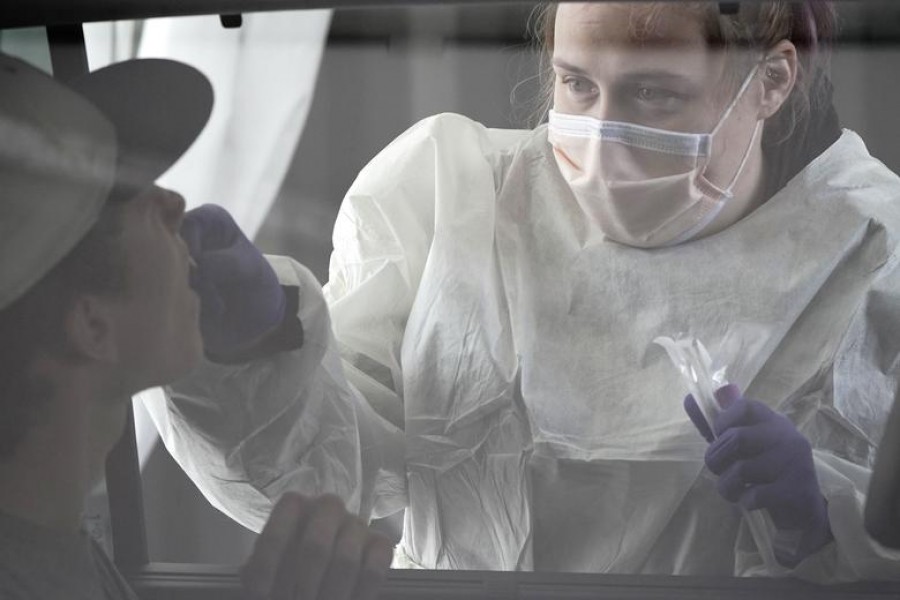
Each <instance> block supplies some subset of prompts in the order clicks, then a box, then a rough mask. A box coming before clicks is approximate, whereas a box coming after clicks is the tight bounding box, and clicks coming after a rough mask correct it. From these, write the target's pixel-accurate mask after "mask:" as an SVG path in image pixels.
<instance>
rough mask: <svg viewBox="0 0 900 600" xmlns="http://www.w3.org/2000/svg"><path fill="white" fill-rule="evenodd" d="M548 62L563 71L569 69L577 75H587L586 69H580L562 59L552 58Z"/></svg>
mask: <svg viewBox="0 0 900 600" xmlns="http://www.w3.org/2000/svg"><path fill="white" fill-rule="evenodd" d="M550 62H551V63H552V64H553V66H554V67H559V68H560V69H563V70H565V71H570V72H572V73H578V74H579V75H589V73H588V72H587V71H585V70H584V69H582V68H581V67H576V66H575V65H573V64H569V63H567V62H566V61H564V60H562V59H559V58H554V59H552V60H551V61H550Z"/></svg>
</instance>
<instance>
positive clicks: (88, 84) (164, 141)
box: [68, 58, 213, 201]
mask: <svg viewBox="0 0 900 600" xmlns="http://www.w3.org/2000/svg"><path fill="white" fill-rule="evenodd" d="M68 85H69V87H71V88H72V89H73V90H75V91H76V92H78V93H79V94H81V95H82V96H84V97H85V98H87V99H88V100H90V101H91V102H92V103H93V104H94V105H95V106H96V107H97V108H98V109H99V110H100V111H101V112H102V113H103V114H104V115H105V116H106V118H107V119H109V120H110V122H111V123H112V124H113V126H114V127H115V130H116V142H117V146H118V155H117V160H116V181H115V184H114V185H113V188H112V191H111V192H110V194H109V200H111V201H118V200H126V199H128V198H130V197H133V196H135V195H137V194H139V193H141V192H142V191H144V190H146V189H147V188H149V187H150V186H151V185H153V183H154V182H155V181H156V179H157V178H158V177H159V176H160V175H162V174H163V173H165V172H166V171H167V170H168V169H169V167H171V166H172V165H173V164H174V163H175V162H176V161H177V160H178V159H179V158H180V157H181V155H182V154H184V152H185V151H186V150H187V149H188V148H189V147H190V146H191V144H192V143H193V142H194V140H195V139H196V138H197V136H198V135H199V134H200V132H201V131H202V130H203V127H204V126H205V125H206V122H207V121H208V120H209V116H210V113H211V112H212V106H213V90H212V86H211V85H210V83H209V81H208V80H207V79H206V77H205V76H204V75H203V74H202V73H201V72H200V71H198V70H197V69H195V68H194V67H191V66H188V65H186V64H183V63H179V62H176V61H173V60H166V59H155V58H146V59H135V60H128V61H124V62H120V63H116V64H113V65H110V66H108V67H104V68H102V69H98V70H97V71H93V72H91V73H88V74H86V75H84V76H82V77H80V78H78V79H76V80H74V81H71V82H69V84H68Z"/></svg>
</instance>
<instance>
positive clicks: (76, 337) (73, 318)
mask: <svg viewBox="0 0 900 600" xmlns="http://www.w3.org/2000/svg"><path fill="white" fill-rule="evenodd" d="M116 325H117V320H116V311H115V307H114V306H113V303H112V302H109V301H107V300H105V299H103V298H102V297H98V296H91V295H82V296H79V297H78V298H77V299H76V300H75V302H73V303H72V306H71V307H70V308H69V310H68V312H67V313H66V318H65V325H64V327H65V333H66V338H67V342H68V344H67V347H68V349H69V351H70V352H72V353H74V355H75V357H76V358H77V359H79V360H84V359H87V360H93V361H97V362H106V363H111V362H115V361H116V360H117V359H118V357H119V346H118V342H117V337H116Z"/></svg>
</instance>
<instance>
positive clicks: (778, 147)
mask: <svg viewBox="0 0 900 600" xmlns="http://www.w3.org/2000/svg"><path fill="white" fill-rule="evenodd" d="M641 7H642V11H641V13H640V17H639V18H636V19H635V20H634V22H633V26H634V27H635V34H636V35H637V36H640V35H642V34H649V33H650V32H652V31H653V28H654V23H655V22H656V21H657V20H658V19H660V18H661V16H662V15H663V14H664V13H665V11H667V10H674V9H677V10H688V11H693V12H696V13H697V14H698V15H700V16H701V18H702V19H703V21H704V24H705V29H706V38H707V42H708V43H709V45H711V46H715V47H722V48H725V49H726V50H727V49H731V48H755V49H759V50H763V51H764V50H766V49H768V48H771V47H773V46H774V45H775V44H777V43H778V42H780V41H782V40H789V41H790V42H792V43H793V44H794V46H796V48H797V55H798V63H799V64H798V73H797V82H796V84H795V86H794V89H793V91H792V92H791V95H790V96H789V98H788V99H787V101H786V102H785V103H784V105H783V106H782V107H781V109H780V110H779V111H778V113H776V114H775V115H773V116H772V117H771V118H769V119H768V120H767V121H766V125H765V129H764V133H763V140H762V144H763V151H764V155H765V156H766V161H767V163H768V164H769V165H770V166H771V167H772V169H771V171H773V172H771V177H772V179H770V181H771V182H772V185H775V186H777V187H776V188H775V189H776V190H777V189H778V188H780V187H781V186H782V185H784V184H785V183H787V181H788V180H789V179H790V178H791V177H793V176H794V175H796V174H797V173H798V172H799V171H800V170H801V169H802V168H803V167H805V166H806V165H807V164H809V162H810V161H811V160H812V159H813V158H815V157H816V156H818V155H819V154H821V153H822V152H823V151H824V150H825V149H826V148H827V147H828V146H829V145H831V143H833V142H834V141H835V140H836V139H837V137H838V136H839V135H840V126H839V124H838V120H837V114H836V113H835V111H834V107H833V104H832V87H831V81H830V78H829V76H828V70H829V66H830V47H831V42H832V41H833V38H834V35H835V33H836V29H837V16H836V13H835V10H834V8H833V6H832V5H831V3H830V2H826V1H824V0H800V1H787V0H765V1H762V2H744V3H741V4H740V8H739V10H738V11H737V12H736V13H735V14H723V12H724V11H720V9H719V4H718V3H716V2H690V3H683V4H678V5H675V4H673V3H669V2H648V3H642V4H641ZM555 25H556V4H545V5H542V6H541V7H539V8H538V9H537V11H536V12H535V13H534V17H533V24H532V32H533V35H534V37H535V38H536V41H537V43H538V45H539V46H540V48H541V66H540V71H541V78H542V80H541V107H540V116H539V119H540V120H543V118H544V116H545V115H546V112H547V109H549V108H550V103H551V102H552V94H553V72H552V69H551V68H550V58H551V55H552V53H553V47H554V28H555ZM740 54H741V53H734V56H735V60H740V58H738V56H739V55H740ZM747 68H749V65H748V66H747V67H745V68H742V69H731V72H732V73H733V74H735V77H734V81H729V82H728V83H729V84H730V86H734V85H737V84H738V83H739V81H738V79H740V77H741V76H742V75H741V74H742V73H745V72H746V70H747ZM730 86H728V87H730ZM772 191H775V190H772Z"/></svg>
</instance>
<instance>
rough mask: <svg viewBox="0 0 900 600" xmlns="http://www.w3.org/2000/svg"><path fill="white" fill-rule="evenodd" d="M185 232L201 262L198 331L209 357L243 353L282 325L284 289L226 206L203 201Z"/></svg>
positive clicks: (196, 280) (195, 280)
mask: <svg viewBox="0 0 900 600" xmlns="http://www.w3.org/2000/svg"><path fill="white" fill-rule="evenodd" d="M181 235H182V237H183V238H184V241H185V242H186V243H187V247H188V250H189V251H190V253H191V257H192V258H193V259H194V262H196V263H197V265H196V267H195V268H194V269H193V270H192V272H191V286H192V287H193V288H194V290H195V291H196V292H197V294H198V295H199V296H200V332H201V333H202V335H203V344H204V346H205V348H206V352H207V354H208V355H210V357H211V358H213V359H216V358H217V357H220V358H227V357H229V356H233V355H235V354H236V353H240V352H242V351H244V350H246V349H247V348H248V347H252V346H253V345H254V344H256V343H257V342H259V341H260V340H261V339H262V338H263V337H265V336H266V334H267V333H269V332H271V331H273V330H275V329H277V328H278V326H279V325H280V324H281V322H282V320H283V319H284V313H285V305H286V300H285V295H284V291H283V290H282V289H281V286H280V285H279V283H278V278H277V277H276V276H275V271H274V270H272V267H271V266H270V265H269V263H268V262H267V261H266V259H265V258H263V255H262V253H260V251H259V250H257V249H256V246H254V245H253V243H252V242H251V241H250V240H248V239H247V237H246V236H245V235H244V234H243V232H241V230H240V228H239V227H238V226H237V224H236V223H235V222H234V219H232V218H231V215H229V214H228V212H227V211H226V210H225V209H224V208H222V207H220V206H215V205H213V204H204V205H203V206H201V207H199V208H196V209H194V210H191V211H189V212H187V213H186V214H185V216H184V223H183V224H182V226H181Z"/></svg>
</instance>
